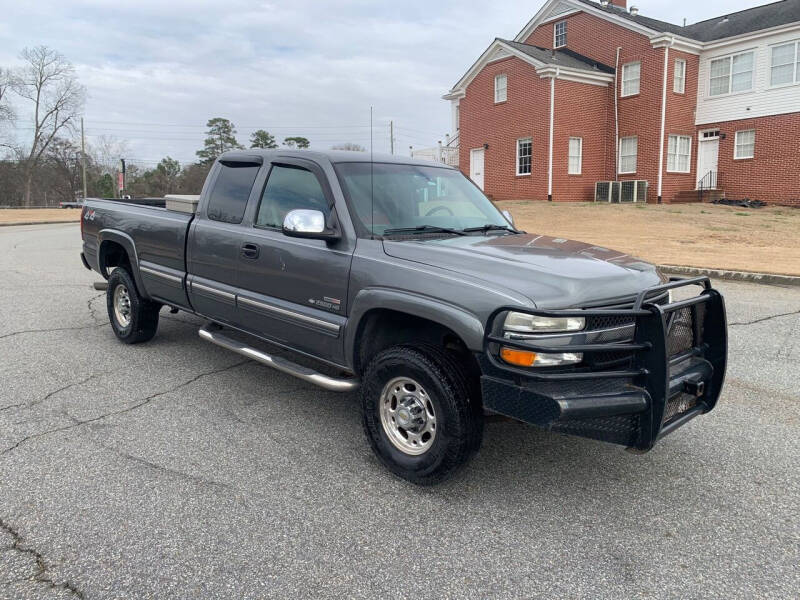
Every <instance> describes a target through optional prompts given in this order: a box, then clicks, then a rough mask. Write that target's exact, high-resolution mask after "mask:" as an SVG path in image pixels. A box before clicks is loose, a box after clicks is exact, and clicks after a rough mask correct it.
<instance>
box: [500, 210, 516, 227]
mask: <svg viewBox="0 0 800 600" xmlns="http://www.w3.org/2000/svg"><path fill="white" fill-rule="evenodd" d="M503 216H504V217H505V218H506V221H508V222H509V223H511V226H512V227H513V226H514V217H513V216H511V212H510V211H507V210H504V211H503Z"/></svg>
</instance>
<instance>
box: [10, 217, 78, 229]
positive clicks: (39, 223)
mask: <svg viewBox="0 0 800 600" xmlns="http://www.w3.org/2000/svg"><path fill="white" fill-rule="evenodd" d="M80 222H81V221H80V219H71V220H69V221H23V222H22V223H0V227H16V226H17V225H58V224H59V223H61V224H63V223H80Z"/></svg>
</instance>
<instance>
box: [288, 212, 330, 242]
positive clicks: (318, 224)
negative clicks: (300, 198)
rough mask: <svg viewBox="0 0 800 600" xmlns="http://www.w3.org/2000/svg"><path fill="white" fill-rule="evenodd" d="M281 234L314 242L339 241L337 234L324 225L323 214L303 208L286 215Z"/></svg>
mask: <svg viewBox="0 0 800 600" xmlns="http://www.w3.org/2000/svg"><path fill="white" fill-rule="evenodd" d="M283 233H284V235H288V236H289V237H298V238H309V239H316V240H335V239H339V234H338V233H337V232H336V231H335V230H333V229H330V228H329V227H327V225H326V224H325V214H324V213H323V212H322V211H320V210H309V209H305V208H296V209H294V210H290V211H289V212H288V213H286V217H285V218H284V219H283Z"/></svg>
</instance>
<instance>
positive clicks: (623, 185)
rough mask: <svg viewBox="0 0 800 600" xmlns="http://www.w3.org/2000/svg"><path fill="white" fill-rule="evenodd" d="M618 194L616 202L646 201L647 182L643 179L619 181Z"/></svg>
mask: <svg viewBox="0 0 800 600" xmlns="http://www.w3.org/2000/svg"><path fill="white" fill-rule="evenodd" d="M619 183H620V195H619V200H617V202H623V203H629V202H647V187H648V186H647V182H646V181H645V180H643V179H636V180H632V181H620V182H619Z"/></svg>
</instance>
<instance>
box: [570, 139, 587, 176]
mask: <svg viewBox="0 0 800 600" xmlns="http://www.w3.org/2000/svg"><path fill="white" fill-rule="evenodd" d="M582 167H583V138H579V137H571V138H569V164H568V165H567V173H568V174H569V175H580V174H581V169H582Z"/></svg>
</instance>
